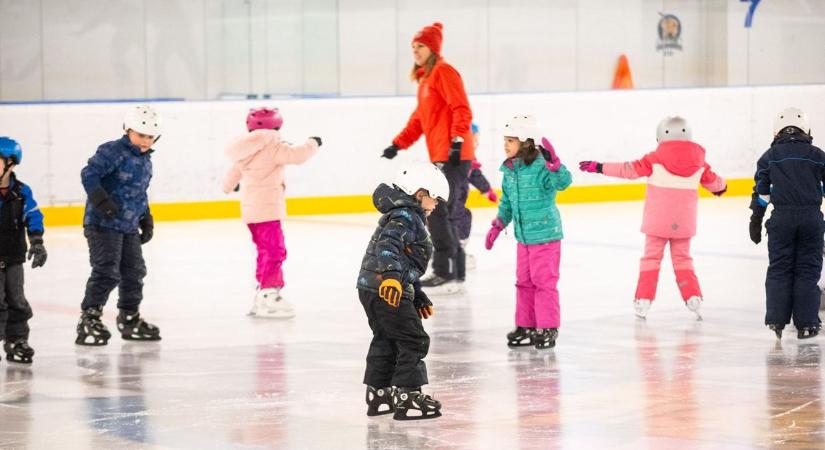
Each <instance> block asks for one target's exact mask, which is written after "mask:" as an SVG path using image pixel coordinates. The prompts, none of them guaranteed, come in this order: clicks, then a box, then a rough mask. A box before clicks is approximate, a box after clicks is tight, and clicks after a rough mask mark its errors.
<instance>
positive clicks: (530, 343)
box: [507, 342, 536, 348]
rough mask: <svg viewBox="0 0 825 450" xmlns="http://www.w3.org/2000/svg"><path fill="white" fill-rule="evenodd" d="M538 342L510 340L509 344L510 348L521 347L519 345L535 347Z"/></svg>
mask: <svg viewBox="0 0 825 450" xmlns="http://www.w3.org/2000/svg"><path fill="white" fill-rule="evenodd" d="M535 345H536V344H534V343H532V342H508V343H507V346H508V347H510V348H519V347H533V346H535Z"/></svg>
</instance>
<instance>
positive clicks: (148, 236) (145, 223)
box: [140, 211, 155, 244]
mask: <svg viewBox="0 0 825 450" xmlns="http://www.w3.org/2000/svg"><path fill="white" fill-rule="evenodd" d="M154 233H155V219H154V218H153V217H152V212H151V211H146V214H144V215H143V217H141V218H140V243H141V244H145V243H147V242H149V241H151V240H152V235H153V234H154Z"/></svg>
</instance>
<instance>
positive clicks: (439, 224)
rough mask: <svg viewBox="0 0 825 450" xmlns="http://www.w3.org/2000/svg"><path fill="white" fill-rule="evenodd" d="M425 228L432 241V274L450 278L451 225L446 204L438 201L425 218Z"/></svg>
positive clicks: (452, 251)
mask: <svg viewBox="0 0 825 450" xmlns="http://www.w3.org/2000/svg"><path fill="white" fill-rule="evenodd" d="M427 228H428V229H429V231H430V238H431V239H432V242H433V258H432V261H433V274H434V275H435V276H438V277H441V278H444V279H446V280H451V279H452V278H453V273H452V271H453V268H452V267H451V266H450V263H451V259H452V257H453V256H454V251H455V250H454V249H453V247H452V240H453V238H454V236H453V232H452V227H451V226H450V223H449V220H448V212H447V204H446V203H444V202H439V203H438V205H437V206H436V207H435V209H434V210H433V212H432V213H431V214H430V216H429V217H428V218H427Z"/></svg>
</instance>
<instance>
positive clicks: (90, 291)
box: [80, 227, 124, 310]
mask: <svg viewBox="0 0 825 450" xmlns="http://www.w3.org/2000/svg"><path fill="white" fill-rule="evenodd" d="M83 234H84V235H85V236H86V241H87V242H88V244H89V263H90V264H91V266H92V274H91V276H90V277H89V280H88V281H87V282H86V294H85V296H84V297H83V303H82V304H81V306H80V307H81V309H83V310H86V309H89V308H99V309H102V308H103V306H104V305H105V304H106V301H107V300H108V298H109V293H111V292H112V290H113V289H114V288H116V287H117V285H118V284H119V283H120V260H121V255H122V253H123V236H124V235H123V233H118V232H117V231H111V230H106V229H103V228H96V227H86V228H84V230H83Z"/></svg>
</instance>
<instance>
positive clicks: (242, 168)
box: [223, 130, 318, 289]
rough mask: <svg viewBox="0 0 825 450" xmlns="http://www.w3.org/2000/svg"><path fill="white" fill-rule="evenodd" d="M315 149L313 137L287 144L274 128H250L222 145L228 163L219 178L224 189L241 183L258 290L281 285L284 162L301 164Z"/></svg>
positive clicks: (243, 209) (283, 254)
mask: <svg viewBox="0 0 825 450" xmlns="http://www.w3.org/2000/svg"><path fill="white" fill-rule="evenodd" d="M316 151H318V143H317V142H315V140H314V139H307V141H306V143H304V144H303V145H297V146H291V145H289V144H287V143H286V142H283V141H281V135H280V133H279V132H278V131H277V130H254V131H251V132H249V133H248V134H245V135H243V136H241V137H240V138H238V139H236V140H235V141H234V142H232V143H231V144H230V145H229V146H228V147H227V148H226V151H225V153H226V156H228V157H229V159H230V160H232V162H233V164H232V168H231V169H229V171H228V172H227V173H226V176H225V177H224V179H223V191H224V192H225V193H229V192H232V191H233V190H234V189H235V187H236V186H238V185H239V184H240V193H241V219H242V220H243V221H244V222H245V223H246V224H247V226H248V227H249V231H250V232H251V233H252V241H253V242H254V243H255V246H256V247H257V249H258V261H257V270H256V272H255V277H256V279H257V280H258V283H259V284H260V288H261V289H266V288H273V287H275V288H280V287H283V286H284V275H283V271H282V270H281V266H282V265H283V262H284V261H285V260H286V246H285V245H284V234H283V230H282V229H281V219H282V218H283V217H285V216H286V198H285V193H284V191H285V189H286V185H285V184H284V165H285V164H301V163H303V162H304V161H306V160H307V159H309V158H310V157H311V156H312V155H314V154H315V152H316Z"/></svg>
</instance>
